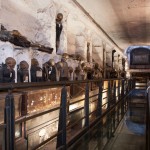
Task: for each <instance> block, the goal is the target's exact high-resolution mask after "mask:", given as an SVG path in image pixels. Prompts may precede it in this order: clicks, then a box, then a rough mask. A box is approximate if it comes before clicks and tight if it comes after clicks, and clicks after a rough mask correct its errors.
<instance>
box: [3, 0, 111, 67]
mask: <svg viewBox="0 0 150 150" xmlns="http://www.w3.org/2000/svg"><path fill="white" fill-rule="evenodd" d="M58 13H62V14H63V21H62V24H63V30H62V32H61V36H60V46H59V49H58V52H57V53H58V54H56V48H55V45H56V40H55V39H56V24H55V19H56V15H57V14H58ZM0 14H1V18H0V23H1V24H3V25H4V26H5V28H6V29H7V30H8V31H12V30H18V31H19V32H20V33H21V34H22V35H23V36H25V37H26V38H27V39H28V40H29V41H31V42H32V43H37V44H41V45H44V46H49V47H52V48H54V50H53V53H52V54H47V53H45V52H40V51H37V50H35V49H33V48H21V47H16V46H14V45H13V44H11V43H9V42H0V57H2V59H1V60H0V61H1V62H0V63H2V62H3V63H4V60H5V58H7V57H9V56H11V57H14V58H15V59H16V61H17V64H18V63H19V62H20V61H21V60H26V61H27V62H28V63H29V64H30V63H31V58H37V59H38V60H39V63H40V66H42V64H43V63H44V62H46V61H48V60H49V59H50V58H53V59H54V60H55V62H58V61H60V59H61V54H63V53H68V54H80V55H82V56H83V58H84V59H85V62H86V61H87V43H90V50H89V51H90V56H92V57H91V58H90V62H89V65H91V66H92V59H93V60H94V61H95V62H97V63H99V64H100V66H101V68H103V44H102V43H105V45H111V47H113V45H112V44H111V42H110V41H109V40H108V39H107V37H106V36H105V35H103V34H102V31H100V29H99V28H98V27H97V26H96V25H95V24H94V23H93V22H92V21H91V20H90V19H89V18H88V16H86V15H85V14H84V12H83V11H82V10H80V8H78V6H77V5H76V4H75V3H74V2H73V1H72V0H63V1H62V0H44V1H41V0H32V1H31V0H19V1H16V0H5V1H4V0H3V1H1V9H0ZM74 63H75V64H74ZM68 64H69V65H70V66H73V67H76V61H75V60H68Z"/></svg>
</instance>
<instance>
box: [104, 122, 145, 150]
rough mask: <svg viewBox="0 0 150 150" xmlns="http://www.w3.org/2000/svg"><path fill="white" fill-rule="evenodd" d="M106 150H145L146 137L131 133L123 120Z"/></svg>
mask: <svg viewBox="0 0 150 150" xmlns="http://www.w3.org/2000/svg"><path fill="white" fill-rule="evenodd" d="M104 150H145V135H137V134H135V133H133V132H131V131H130V130H129V129H128V127H127V126H126V124H125V120H123V121H122V122H121V124H120V126H119V129H118V130H117V132H116V133H115V136H114V138H112V139H111V140H110V142H109V143H108V144H107V146H106V147H105V148H104Z"/></svg>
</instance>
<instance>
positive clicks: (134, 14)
mask: <svg viewBox="0 0 150 150" xmlns="http://www.w3.org/2000/svg"><path fill="white" fill-rule="evenodd" d="M74 1H76V2H78V3H79V4H80V5H81V6H82V7H83V8H84V9H85V10H86V11H87V12H88V13H89V15H90V16H91V17H92V18H93V19H94V20H95V21H96V22H97V23H98V24H99V25H100V26H101V28H102V29H103V30H104V31H105V32H106V33H107V34H108V35H109V37H110V38H111V39H112V40H113V41H114V42H115V43H116V44H117V45H118V46H119V47H120V48H121V49H122V51H123V52H124V50H125V49H126V48H127V47H128V46H131V45H150V0H74Z"/></svg>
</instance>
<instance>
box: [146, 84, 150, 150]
mask: <svg viewBox="0 0 150 150" xmlns="http://www.w3.org/2000/svg"><path fill="white" fill-rule="evenodd" d="M146 91H147V113H146V150H149V149H150V86H149V87H148V88H147V90H146Z"/></svg>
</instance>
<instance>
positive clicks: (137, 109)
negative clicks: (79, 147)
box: [104, 90, 146, 150]
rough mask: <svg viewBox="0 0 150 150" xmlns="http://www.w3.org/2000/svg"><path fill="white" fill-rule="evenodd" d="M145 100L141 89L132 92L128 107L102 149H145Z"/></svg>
mask: <svg viewBox="0 0 150 150" xmlns="http://www.w3.org/2000/svg"><path fill="white" fill-rule="evenodd" d="M138 95H140V98H139V96H138ZM141 95H142V96H141ZM145 101H146V99H145V96H144V92H143V90H135V91H134V92H133V94H132V97H131V99H130V103H129V108H130V109H129V110H128V112H127V114H126V115H125V117H124V119H123V120H122V122H121V123H120V125H119V128H118V129H117V131H116V133H115V136H114V137H113V138H112V139H111V140H110V141H109V143H108V144H107V145H106V147H105V148H104V150H146V148H145V142H146V136H145V115H146V111H145V110H146V109H145V105H144V104H145Z"/></svg>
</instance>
